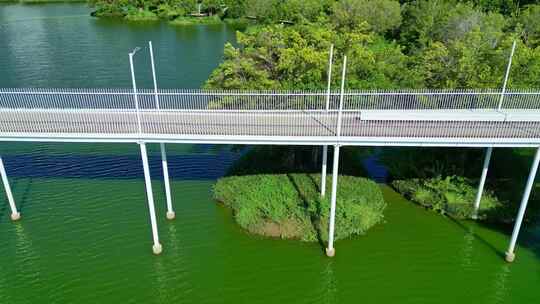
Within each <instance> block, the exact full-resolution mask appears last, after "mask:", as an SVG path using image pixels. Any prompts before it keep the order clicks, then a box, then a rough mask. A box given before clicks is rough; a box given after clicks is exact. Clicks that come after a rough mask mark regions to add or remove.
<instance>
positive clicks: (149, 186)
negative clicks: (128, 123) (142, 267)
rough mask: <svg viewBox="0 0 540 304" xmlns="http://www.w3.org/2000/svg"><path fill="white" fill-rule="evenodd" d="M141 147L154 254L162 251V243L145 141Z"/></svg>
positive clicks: (140, 144)
mask: <svg viewBox="0 0 540 304" xmlns="http://www.w3.org/2000/svg"><path fill="white" fill-rule="evenodd" d="M139 146H140V148H141V158H142V162H143V170H144V182H145V186H146V197H147V199H148V209H149V211H150V224H151V226H152V237H153V240H154V245H153V246H152V251H153V252H154V254H160V253H161V251H162V247H161V244H160V243H159V235H158V228H157V221H156V208H155V206H154V194H153V192H152V180H151V179H150V166H149V165H148V155H147V153H146V144H145V143H144V142H141V143H139Z"/></svg>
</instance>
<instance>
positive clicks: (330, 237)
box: [326, 145, 339, 257]
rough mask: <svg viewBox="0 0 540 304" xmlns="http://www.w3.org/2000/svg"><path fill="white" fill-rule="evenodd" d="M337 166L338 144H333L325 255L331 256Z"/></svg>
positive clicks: (332, 250) (333, 250)
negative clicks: (330, 195) (328, 221)
mask: <svg viewBox="0 0 540 304" xmlns="http://www.w3.org/2000/svg"><path fill="white" fill-rule="evenodd" d="M338 168H339V145H335V146H334V163H333V168H332V197H331V200H330V223H329V226H328V248H326V255H327V256H329V257H333V256H334V255H335V254H336V250H335V249H334V225H335V222H336V198H337V183H338Z"/></svg>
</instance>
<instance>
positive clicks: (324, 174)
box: [321, 146, 328, 197]
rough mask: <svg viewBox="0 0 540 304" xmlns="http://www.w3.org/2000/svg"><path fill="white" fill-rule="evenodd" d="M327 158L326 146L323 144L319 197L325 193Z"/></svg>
mask: <svg viewBox="0 0 540 304" xmlns="http://www.w3.org/2000/svg"><path fill="white" fill-rule="evenodd" d="M327 160H328V146H323V153H322V170H321V197H324V195H325V194H326V171H327V170H326V162H327Z"/></svg>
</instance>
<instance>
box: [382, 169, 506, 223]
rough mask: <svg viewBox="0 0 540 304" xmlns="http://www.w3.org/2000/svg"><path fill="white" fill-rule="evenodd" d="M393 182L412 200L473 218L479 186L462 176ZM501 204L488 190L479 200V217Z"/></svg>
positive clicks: (444, 212)
mask: <svg viewBox="0 0 540 304" xmlns="http://www.w3.org/2000/svg"><path fill="white" fill-rule="evenodd" d="M392 186H394V188H395V189H396V190H397V191H398V192H400V193H401V194H402V195H404V196H405V197H406V198H408V199H410V200H412V201H413V202H416V203H418V204H420V205H422V206H424V207H427V208H430V209H433V210H435V211H437V212H440V213H442V214H448V215H450V216H452V217H455V218H460V219H466V218H471V217H472V216H473V214H474V201H475V198H476V188H474V187H473V186H471V181H470V180H468V179H465V178H463V177H457V176H448V177H446V178H441V177H436V178H428V179H409V180H396V181H394V182H392ZM501 207H502V204H501V203H500V202H499V201H498V200H497V198H496V197H495V196H494V194H493V193H492V192H490V191H487V190H486V191H484V195H483V196H482V199H481V201H480V208H479V210H478V217H479V218H481V219H482V218H484V219H485V218H487V217H488V216H489V215H493V214H494V213H495V212H496V211H497V209H500V208H501ZM498 219H501V218H498Z"/></svg>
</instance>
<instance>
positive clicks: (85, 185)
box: [0, 4, 540, 304]
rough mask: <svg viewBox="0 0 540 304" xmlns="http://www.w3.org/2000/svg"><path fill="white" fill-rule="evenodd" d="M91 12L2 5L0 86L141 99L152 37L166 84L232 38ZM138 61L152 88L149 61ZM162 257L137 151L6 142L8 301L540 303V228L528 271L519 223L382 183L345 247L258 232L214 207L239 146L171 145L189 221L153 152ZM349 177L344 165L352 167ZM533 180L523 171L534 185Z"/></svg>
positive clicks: (192, 76)
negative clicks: (449, 213)
mask: <svg viewBox="0 0 540 304" xmlns="http://www.w3.org/2000/svg"><path fill="white" fill-rule="evenodd" d="M88 11H89V10H88V9H87V8H86V7H85V6H84V5H83V4H70V5H67V4H51V5H43V6H41V5H40V6H23V5H0V87H129V85H130V82H129V81H130V78H129V77H130V75H129V70H128V68H129V66H128V60H127V58H128V57H127V52H129V51H130V50H131V49H132V48H133V47H135V46H143V45H145V43H146V41H147V40H153V42H154V46H155V48H156V55H157V62H156V63H157V68H158V78H159V82H160V86H162V87H187V88H196V87H199V86H200V85H201V84H202V83H203V82H204V80H205V79H206V78H207V77H208V75H209V73H210V72H211V70H212V69H213V68H214V67H215V66H216V65H217V64H218V63H219V61H220V57H221V54H222V48H223V44H224V43H225V42H226V41H231V42H234V31H233V30H232V29H230V28H227V27H225V26H192V27H182V28H175V27H170V26H168V25H167V24H163V23H146V24H129V23H122V22H117V21H113V20H95V19H93V18H91V17H88ZM139 55H140V60H139V61H138V62H137V71H138V76H137V77H138V80H139V82H140V86H141V87H150V86H151V82H150V78H149V76H150V75H149V73H147V72H148V62H147V57H145V54H144V52H143V53H141V54H137V56H139ZM149 149H150V158H151V162H150V165H151V168H152V170H151V171H152V172H151V173H152V176H153V178H154V182H153V185H154V193H155V196H156V204H157V214H158V225H159V233H160V237H161V242H162V244H163V246H164V252H163V254H162V255H160V256H154V255H153V254H152V251H151V232H150V223H149V219H148V209H147V203H146V196H145V189H144V181H143V178H142V166H141V163H140V155H139V150H138V147H137V146H136V145H128V144H44V143H2V144H1V145H0V153H1V154H2V156H3V157H4V161H5V164H6V168H7V173H8V175H9V177H10V181H11V184H12V188H13V192H14V196H15V200H16V202H17V205H18V206H19V207H20V209H21V213H22V215H23V218H22V220H21V221H19V222H17V223H12V222H11V221H10V219H9V213H10V212H9V208H8V207H7V202H6V200H5V197H4V195H3V194H2V195H0V303H360V302H363V303H490V304H491V303H537V302H539V300H540V294H539V293H538V291H537V289H536V286H538V284H540V228H538V227H535V226H531V225H529V224H526V225H525V226H524V228H525V230H524V233H523V234H522V237H521V238H520V241H519V247H518V250H517V260H516V262H514V263H513V264H507V263H506V262H504V260H503V258H502V253H503V252H504V250H505V249H506V246H507V243H508V239H509V237H508V234H509V233H510V231H509V230H510V227H501V228H490V227H485V226H481V225H478V224H475V223H471V222H459V221H453V220H451V219H449V218H444V217H441V216H438V215H436V214H434V213H432V212H429V211H426V210H424V209H422V208H419V207H417V206H415V205H413V204H411V203H409V202H407V201H405V200H403V199H402V198H401V197H400V196H398V195H397V194H395V193H394V192H393V191H391V190H390V189H389V188H387V187H384V186H383V192H384V195H385V198H386V200H387V202H388V204H389V206H388V209H387V212H386V223H384V224H382V225H378V226H376V227H374V228H373V229H372V230H371V231H370V232H369V234H368V235H366V236H363V237H358V238H353V239H349V240H345V241H339V242H337V243H336V250H337V251H336V252H337V254H336V257H335V258H333V259H329V258H327V257H325V255H324V252H323V249H322V248H321V247H320V246H319V245H318V244H311V243H310V244H307V243H299V242H295V241H282V240H273V239H264V238H260V237H256V236H251V235H248V234H246V233H245V232H244V231H242V230H241V229H240V228H238V227H237V225H236V224H235V223H234V221H233V219H232V217H231V214H230V212H229V211H228V210H227V209H225V208H223V207H222V206H221V205H218V204H216V203H215V202H214V201H213V200H212V194H211V190H212V185H213V183H214V182H215V180H216V179H217V178H218V177H220V176H222V175H223V174H224V173H225V172H226V170H227V168H228V166H229V165H230V164H231V163H232V162H234V160H235V159H237V158H238V157H239V156H240V153H239V152H236V151H238V149H230V148H229V147H226V146H210V145H199V146H196V145H168V151H169V164H170V172H171V176H172V184H171V186H172V194H173V202H174V206H175V209H176V214H177V218H176V220H174V221H167V220H166V219H165V200H164V194H163V185H162V182H161V180H160V177H161V176H160V175H161V171H160V160H159V151H158V149H159V147H158V146H156V145H149ZM345 165H346V164H345ZM523 174H524V175H526V174H527V172H524V173H523Z"/></svg>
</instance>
